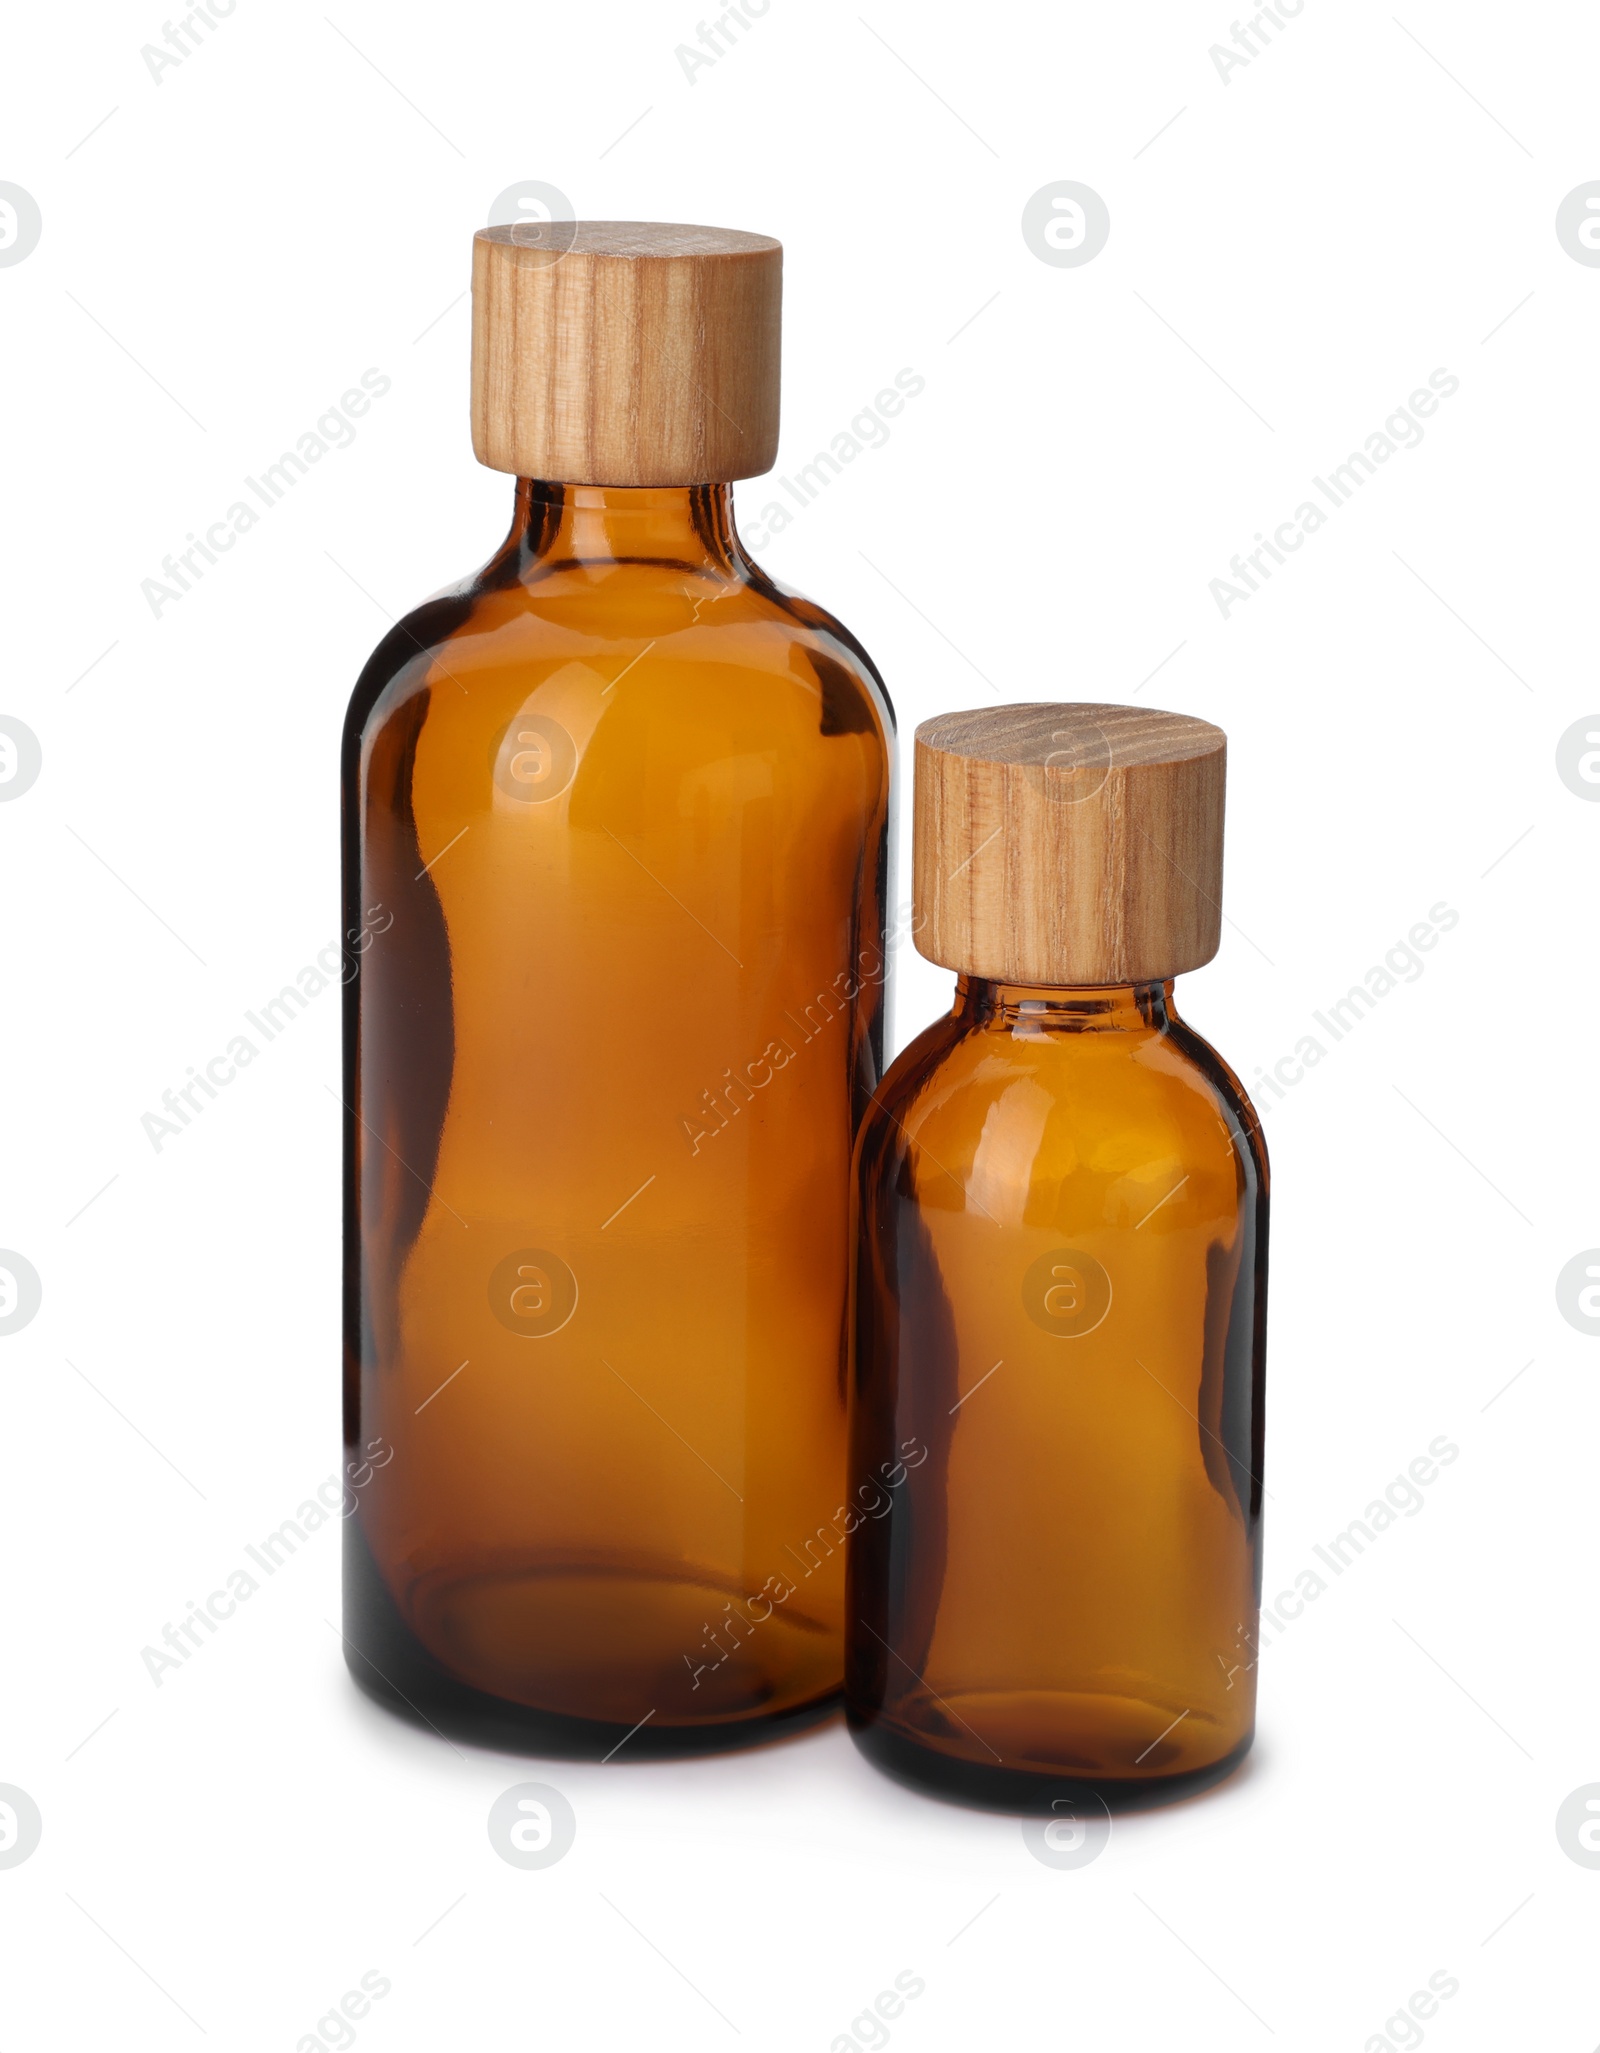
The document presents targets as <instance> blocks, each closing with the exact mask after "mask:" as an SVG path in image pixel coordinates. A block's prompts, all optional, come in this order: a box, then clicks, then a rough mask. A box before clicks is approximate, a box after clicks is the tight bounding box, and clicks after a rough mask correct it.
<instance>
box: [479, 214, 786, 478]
mask: <svg viewBox="0 0 1600 2053" xmlns="http://www.w3.org/2000/svg"><path fill="white" fill-rule="evenodd" d="M782 299H783V248H782V245H781V244H780V243H778V242H775V241H774V240H773V238H772V237H771V236H769V235H750V234H746V233H745V232H744V231H742V230H740V229H733V228H700V227H694V226H687V225H679V224H676V223H669V222H654V221H541V222H515V223H512V224H510V225H509V226H506V227H500V228H483V229H480V230H479V231H478V233H477V235H476V236H475V237H474V238H473V252H472V446H473V449H474V451H475V452H476V454H477V457H478V460H479V462H480V463H486V464H488V465H489V467H490V468H491V469H492V470H503V471H510V472H511V473H512V474H513V475H515V476H517V477H535V478H547V479H550V480H553V481H556V482H559V483H563V484H581V485H637V486H671V485H700V484H710V483H717V482H722V481H725V480H728V479H731V478H751V477H757V476H759V475H760V474H761V473H762V472H763V471H767V470H770V469H771V468H772V465H773V463H774V461H775V460H776V458H777V453H778V386H779V356H780V328H781V316H782Z"/></svg>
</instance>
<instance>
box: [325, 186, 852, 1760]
mask: <svg viewBox="0 0 1600 2053" xmlns="http://www.w3.org/2000/svg"><path fill="white" fill-rule="evenodd" d="M778 262H779V258H778V250H777V245H776V244H773V243H770V242H768V241H767V240H766V239H765V238H760V237H753V236H738V235H731V234H723V233H720V232H716V231H707V230H686V229H661V230H656V229H651V228H648V227H640V226H638V225H637V224H587V225H585V226H584V227H583V228H582V229H581V230H578V231H575V232H573V231H571V224H567V231H564V232H563V233H562V234H561V235H560V237H559V239H552V237H551V232H550V231H549V230H548V229H546V230H545V231H543V232H542V234H541V232H540V231H538V230H526V229H522V230H497V231H492V232H490V233H489V234H487V235H484V236H480V237H479V239H478V249H477V271H476V279H475V362H474V430H475V442H476V446H477V448H478V452H479V454H480V456H481V457H483V458H484V460H485V461H488V462H490V463H492V464H494V465H496V467H498V468H502V469H506V470H512V471H515V472H517V473H518V474H519V482H518V484H517V487H516V510H515V516H514V520H513V524H512V529H511V532H510V534H509V535H508V537H507V538H506V541H505V542H504V544H503V545H502V547H501V548H500V550H499V551H498V553H497V554H496V555H495V556H494V558H493V559H492V561H491V562H490V563H489V564H488V565H487V566H486V568H485V569H484V570H483V571H482V572H481V573H479V575H478V576H476V577H474V578H472V579H470V580H468V581H467V582H466V583H465V584H463V585H461V586H459V587H457V588H456V589H454V590H452V591H450V592H448V593H446V594H444V595H442V596H441V597H439V598H437V599H435V600H433V601H431V602H430V603H429V604H428V605H426V606H424V607H422V608H421V609H419V610H418V611H417V612H415V613H413V614H412V615H410V616H409V617H408V618H407V619H406V620H404V621H402V622H401V623H400V625H399V626H398V627H397V628H396V629H395V631H394V632H393V633H392V634H391V635H389V636H388V637H387V638H386V640H385V641H384V642H383V643H382V645H381V646H380V647H379V649H378V650H377V652H376V654H375V655H374V656H373V658H372V661H371V662H370V663H369V665H368V667H367V670H366V672H365V674H364V675H363V677H362V679H361V682H360V684H359V686H358V687H357V690H356V694H355V698H354V700H353V702H352V705H351V709H350V716H349V722H348V727H347V734H346V758H345V823H346V893H347V900H346V903H347V918H346V926H347V931H348V938H349V946H350V951H351V965H352V974H351V978H350V981H349V984H348V988H347V998H348V1011H347V1025H348V1035H347V1056H348V1072H347V1108H348V1128H347V1131H348V1175H349V1181H348V1219H347V1229H348V1260H347V1351H346V1437H347V1441H348V1444H349V1448H350V1454H351V1462H352V1469H351V1478H352V1487H351V1499H350V1513H351V1515H350V1517H349V1520H348V1525H347V1555H346V1621H347V1622H346V1628H345V1630H346V1639H347V1645H348V1651H349V1661H350V1666H351V1669H352V1672H353V1673H354V1674H355V1676H356V1677H357V1679H358V1680H359V1681H360V1682H361V1683H362V1684H363V1686H364V1687H366V1688H367V1689H368V1690H369V1691H371V1692H372V1693H373V1694H374V1695H376V1696H378V1697H380V1698H381V1699H383V1700H384V1701H386V1702H388V1703H390V1704H392V1705H394V1706H395V1707H396V1708H398V1709H400V1710H402V1711H409V1712H411V1713H414V1714H415V1715H417V1716H420V1717H422V1718H424V1719H425V1720H427V1721H428V1722H429V1723H432V1724H434V1725H436V1726H438V1727H440V1728H442V1729H447V1730H459V1731H465V1732H467V1733H470V1734H477V1735H480V1736H483V1737H486V1738H490V1739H494V1740H496V1741H498V1742H501V1743H507V1744H511V1745H519V1746H524V1747H529V1748H534V1749H537V1750H542V1751H552V1752H564V1751H571V1752H576V1753H580V1754H586V1755H590V1756H602V1755H607V1754H609V1753H611V1752H613V1751H615V1750H616V1749H617V1748H618V1747H619V1746H621V1745H623V1744H624V1743H625V1744H626V1745H627V1746H628V1749H629V1753H630V1755H631V1754H635V1753H639V1752H645V1751H650V1750H655V1751H663V1750H675V1749H680V1748H692V1747H696V1746H707V1745H729V1744H735V1743H739V1742H741V1741H743V1740H747V1739H755V1738H758V1737H761V1736H764V1735H767V1734H770V1733H771V1732H773V1731H774V1730H776V1729H780V1728H781V1727H783V1726H784V1725H785V1724H792V1723H795V1722H799V1721H803V1720H805V1719H807V1718H810V1717H814V1716H816V1715H818V1714H819V1713H820V1712H821V1711H823V1710H825V1709H826V1708H827V1707H828V1706H829V1705H830V1703H832V1702H833V1701H836V1699H837V1693H838V1690H839V1687H840V1682H841V1676H842V1666H843V1644H842V1642H843V1536H842V1534H840V1535H839V1537H838V1539H837V1541H836V1543H835V1545H834V1546H833V1547H832V1548H828V1549H823V1548H819V1547H818V1545H817V1542H816V1535H817V1534H818V1533H819V1532H831V1531H834V1529H835V1523H836V1520H837V1517H838V1514H839V1510H840V1506H841V1502H842V1499H843V1496H844V1487H845V1357H846V1312H847V1295H848V1187H849V1160H850V1146H851V1139H852V1135H853V1132H854V1129H855V1125H856V1123H857V1120H858V1118H859V1115H860V1112H861V1110H862V1109H863V1107H864V1105H865V1103H866V1101H867V1099H868V1097H869V1096H870V1093H871V1092H872V1090H873V1089H874V1088H875V1086H876V1084H877V1082H878V1081H879V1074H880V1067H881V1048H882V1034H883V1003H884V984H885V969H886V964H885V957H884V903H885V894H886V890H887V878H886V869H885V865H886V849H887V829H888V799H889V790H888V772H889V749H890V713H889V708H888V703H887V700H886V699H885V697H884V695H883V692H882V688H881V686H880V684H879V681H878V679H877V676H876V673H875V671H874V670H873V668H872V665H871V663H870V661H869V660H868V659H867V657H866V655H865V654H864V652H863V651H862V649H861V648H860V646H859V644H858V643H856V641H855V640H854V639H853V637H852V636H851V635H850V634H849V633H848V632H847V631H846V630H845V629H844V628H842V627H841V626H840V625H839V624H838V623H837V622H836V621H834V620H833V619H831V618H830V617H829V616H828V615H827V614H825V613H823V612H822V611H820V610H819V609H818V608H816V607H814V606H812V605H810V604H808V603H806V602H805V601H803V600H799V599H796V598H794V597H793V596H791V595H789V594H786V593H785V592H783V591H781V590H780V589H779V588H778V587H777V586H775V585H774V584H773V583H772V582H771V581H770V580H769V579H768V578H767V577H766V576H765V575H764V574H763V573H762V572H761V571H760V570H759V569H758V568H757V566H756V565H755V564H754V563H753V562H751V560H750V559H749V557H748V556H747V555H746V554H745V552H744V550H743V548H742V547H741V545H740V543H739V540H738V537H737V535H736V533H735V531H734V527H733V519H732V507H731V488H730V486H729V484H728V483H727V482H726V480H727V479H729V478H732V477H734V476H743V475H747V474H750V473H752V472H754V471H758V470H761V469H764V468H766V467H767V466H768V465H769V464H770V462H771V459H772V445H773V443H774V441H775V434H776V376H777V362H776V321H777V281H778ZM530 472H536V473H543V474H545V475H550V474H552V473H553V474H555V475H557V476H566V477H568V478H570V477H573V476H598V477H601V478H603V479H605V480H606V482H604V483H599V484H576V483H540V482H533V481H532V480H531V478H530V475H529V473H530ZM619 477H620V478H621V480H622V482H621V483H618V482H616V480H617V479H618V478H619ZM708 478H709V479H711V480H713V482H706V479H708Z"/></svg>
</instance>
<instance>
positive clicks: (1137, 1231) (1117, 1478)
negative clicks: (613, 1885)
mask: <svg viewBox="0 0 1600 2053" xmlns="http://www.w3.org/2000/svg"><path fill="white" fill-rule="evenodd" d="M1225 754H1226V742H1225V739H1224V737H1223V735H1222V733H1221V732H1220V731H1219V730H1218V729H1217V728H1215V727H1212V726H1209V725H1207V724H1206V723H1205V722H1204V721H1200V720H1192V719H1187V718H1184V717H1182V716H1180V715H1176V714H1171V713H1157V712H1153V711H1143V710H1136V709H1130V708H1125V707H1117V706H1098V705H1086V706H1078V705H1073V706H1048V705H1046V706H1037V705H1034V706H1008V707H1001V708H999V709H996V710H982V711H978V712H972V713H956V714H951V715H948V716H946V717H944V718H942V719H938V720H933V721H929V722H927V723H925V724H924V725H923V726H922V727H920V728H919V729H918V730H917V752H916V807H917V812H916V840H915V845H916V917H917V929H916V938H917V945H918V947H919V948H920V949H921V951H922V953H923V954H924V955H927V956H928V957H930V958H931V959H932V960H933V961H935V962H939V963H942V964H944V965H945V966H946V967H948V968H952V969H955V970H957V971H958V972H959V973H960V976H959V982H958V986H957V994H956V1001H955V1006H954V1009H953V1010H952V1012H951V1013H950V1015H949V1017H948V1018H945V1019H942V1020H940V1021H939V1022H938V1023H937V1024H936V1025H934V1026H932V1027H930V1028H929V1029H928V1030H927V1031H926V1032H925V1033H924V1034H922V1035H921V1036H920V1037H919V1038H918V1039H917V1040H916V1041H914V1042H913V1043H912V1044H911V1046H910V1047H908V1048H907V1049H906V1050H905V1052H904V1053H903V1054H902V1055H901V1056H900V1057H899V1059H898V1060H897V1061H896V1062H895V1063H894V1064H893V1065H892V1066H891V1068H890V1070H889V1073H888V1075H887V1076H886V1077H885V1079H884V1082H883V1086H882V1088H881V1089H880V1090H879V1091H878V1093H877V1095H876V1099H875V1102H874V1104H873V1106H872V1108H871V1110H870V1111H869V1113H868V1115H867V1118H866V1120H865V1122H864V1125H863V1128H862V1132H861V1135H860V1138H859V1141H858V1144H857V1162H856V1169H857V1217H856V1232H855V1251H856V1270H855V1306H854V1332H855V1343H854V1367H853V1426H852V1479H851V1480H852V1498H851V1505H852V1509H853V1511H854V1512H856V1513H857V1514H858V1516H857V1518H856V1524H855V1532H854V1538H853V1540H852V1548H853V1552H852V1556H851V1567H850V1589H849V1646H848V1660H847V1704H848V1710H849V1716H850V1722H851V1727H852V1730H853V1732H854V1735H855V1738H856V1743H857V1745H858V1746H859V1747H860V1748H861V1749H862V1751H863V1752H864V1753H865V1754H866V1755H867V1756H868V1757H869V1759H871V1760H873V1761H875V1762H876V1763H877V1764H878V1765H879V1766H881V1767H883V1768H885V1769H887V1770H888V1771H889V1772H890V1773H892V1774H895V1775H898V1776H899V1777H901V1778H902V1779H903V1780H906V1781H909V1782H911V1783H913V1784H915V1785H918V1786H920V1787H922V1788H925V1789H930V1790H933V1791H937V1792H940V1793H942V1794H945V1795H951V1796H957V1797H961V1798H965V1799H967V1800H969V1801H973V1802H977V1803H984V1804H990V1805H993V1806H995V1807H999V1808H1020V1809H1024V1810H1028V1809H1040V1810H1047V1809H1048V1808H1049V1807H1050V1806H1051V1805H1052V1804H1054V1803H1059V1802H1060V1801H1062V1800H1067V1799H1071V1800H1077V1799H1082V1798H1090V1799H1093V1798H1096V1797H1097V1798H1099V1799H1101V1800H1102V1801H1103V1802H1104V1803H1105V1804H1106V1805H1107V1806H1108V1807H1111V1808H1115V1807H1116V1806H1117V1805H1118V1804H1119V1803H1120V1804H1124V1805H1126V1804H1129V1803H1137V1802H1141V1801H1143V1802H1149V1801H1153V1800H1156V1799H1157V1798H1159V1797H1162V1796H1168V1795H1173V1794H1177V1793H1179V1792H1182V1791H1187V1790H1190V1789H1194V1788H1198V1787H1200V1786H1202V1785H1203V1784H1204V1783H1206V1782H1208V1781H1211V1780H1214V1779H1215V1778H1217V1777H1219V1776H1221V1775H1223V1774H1225V1773H1226V1772H1227V1771H1228V1770H1229V1769H1230V1768H1231V1767H1232V1766H1233V1765H1234V1764H1235V1763H1236V1762H1238V1761H1239V1760H1240V1758H1241V1757H1242V1756H1243V1754H1244V1753H1245V1751H1246V1750H1247V1748H1248V1747H1249V1745H1250V1740H1251V1736H1252V1733H1253V1730H1254V1712H1255V1644H1256V1618H1257V1609H1256V1607H1257V1602H1258V1598H1259V1560H1260V1553H1259V1549H1260V1534H1261V1495H1262V1484H1261V1470H1262V1460H1261V1454H1262V1382H1263V1372H1264V1367H1265V1339H1266V1248H1267V1159H1266V1150H1265V1148H1264V1147H1263V1145H1262V1139H1261V1132H1260V1127H1259V1125H1258V1122H1257V1119H1256V1115H1255V1112H1254V1110H1253V1109H1252V1107H1251V1105H1250V1103H1249V1101H1248V1099H1247V1098H1246V1097H1245V1094H1244V1092H1243V1090H1242V1089H1241V1087H1240V1085H1239V1082H1238V1080H1237V1078H1235V1077H1234V1075H1233V1074H1232V1072H1231V1071H1230V1070H1229V1069H1228V1068H1227V1067H1226V1065H1225V1064H1224V1063H1223V1062H1222V1060H1221V1058H1220V1057H1219V1056H1218V1055H1217V1054H1216V1053H1215V1051H1214V1050H1213V1049H1211V1048H1210V1047H1208V1046H1207V1044H1206V1043H1205V1042H1204V1041H1203V1040H1201V1038H1200V1037H1199V1035H1198V1034H1196V1033H1194V1032H1193V1031H1192V1030H1191V1029H1190V1028H1189V1027H1187V1026H1185V1025H1184V1024H1183V1022H1182V1021H1181V1020H1180V1019H1179V1018H1178V1015H1177V1013H1176V1011H1175V1010H1174V1008H1173V1002H1172V982H1171V979H1172V977H1173V976H1174V975H1175V974H1176V973H1177V972H1178V971H1181V970H1185V969H1192V968H1195V967H1197V966H1198V965H1199V964H1201V963H1203V962H1206V961H1208V960H1209V959H1210V957H1211V956H1212V955H1213V954H1214V953H1215V952H1216V947H1217V942H1218V938H1219V931H1220V919H1221V906H1220V899H1221V888H1222V814H1223V781H1224V766H1225Z"/></svg>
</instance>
